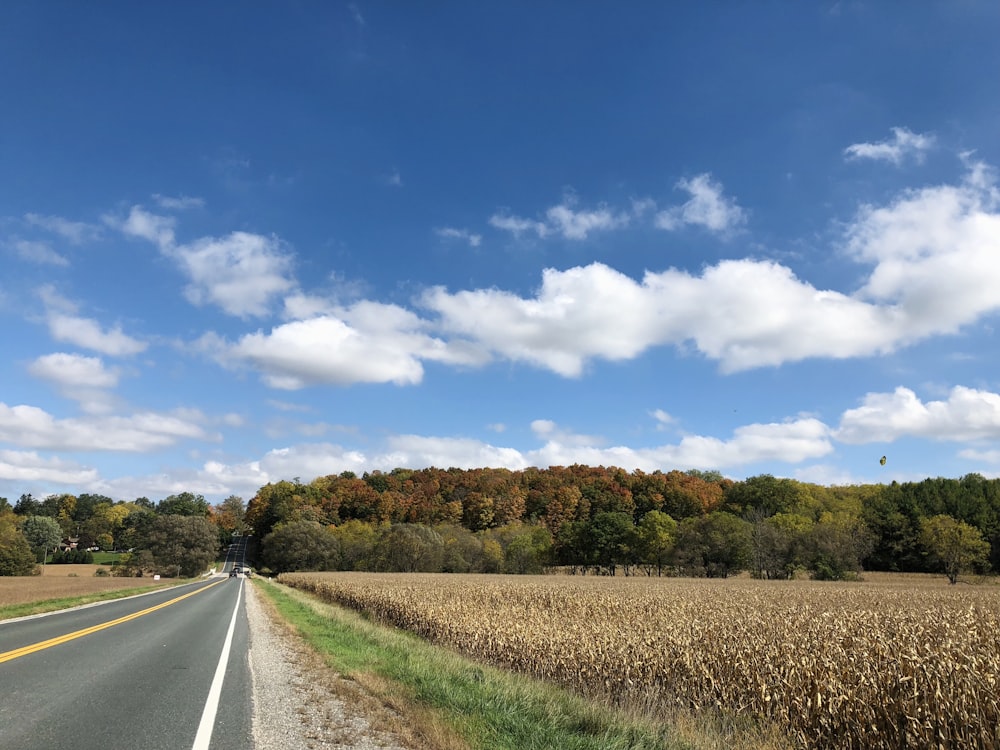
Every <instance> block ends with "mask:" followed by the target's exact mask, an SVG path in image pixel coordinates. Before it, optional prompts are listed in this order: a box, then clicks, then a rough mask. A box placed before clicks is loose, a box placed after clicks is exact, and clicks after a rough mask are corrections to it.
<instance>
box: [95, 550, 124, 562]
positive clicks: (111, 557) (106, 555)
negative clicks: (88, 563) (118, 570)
mask: <svg viewBox="0 0 1000 750" xmlns="http://www.w3.org/2000/svg"><path fill="white" fill-rule="evenodd" d="M91 554H92V555H93V556H94V565H110V564H111V563H113V562H114V561H115V560H117V559H118V558H119V557H121V553H120V552H92V553H91Z"/></svg>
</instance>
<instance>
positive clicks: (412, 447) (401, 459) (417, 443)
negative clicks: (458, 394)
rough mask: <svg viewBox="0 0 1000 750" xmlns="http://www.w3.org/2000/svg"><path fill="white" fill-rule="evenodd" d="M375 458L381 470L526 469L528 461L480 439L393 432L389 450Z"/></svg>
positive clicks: (512, 449) (518, 454) (510, 451)
mask: <svg viewBox="0 0 1000 750" xmlns="http://www.w3.org/2000/svg"><path fill="white" fill-rule="evenodd" d="M376 461H377V462H378V463H379V464H381V466H382V468H383V470H387V469H391V468H392V467H391V466H390V464H392V466H441V467H455V468H457V469H479V468H483V467H485V466H491V467H492V466H502V467H505V468H508V469H525V468H527V467H528V466H529V465H530V464H528V463H527V461H526V460H525V458H524V456H522V455H521V453H520V452H518V451H517V450H515V449H514V448H501V447H497V446H494V445H490V444H488V443H483V442H481V441H479V440H473V439H469V438H455V437H426V436H423V435H396V436H393V437H392V438H390V439H389V441H388V452H387V453H385V454H384V455H381V456H379V457H378V458H377V459H376Z"/></svg>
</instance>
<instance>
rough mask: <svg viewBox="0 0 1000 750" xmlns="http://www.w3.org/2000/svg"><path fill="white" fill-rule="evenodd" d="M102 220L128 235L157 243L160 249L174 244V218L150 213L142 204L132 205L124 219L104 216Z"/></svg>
mask: <svg viewBox="0 0 1000 750" xmlns="http://www.w3.org/2000/svg"><path fill="white" fill-rule="evenodd" d="M104 221H105V222H106V223H107V224H108V225H110V226H112V227H115V228H116V229H118V230H120V231H121V232H123V233H124V234H126V235H128V236H130V237H138V238H139V239H143V240H148V241H149V242H152V243H154V244H156V245H158V246H159V247H160V249H161V250H162V249H166V248H169V247H171V246H173V244H174V226H175V225H176V224H177V222H176V220H175V219H174V218H173V217H171V216H160V215H158V214H154V213H151V212H149V211H147V210H146V209H144V208H143V207H142V206H132V209H131V210H130V211H129V214H128V217H126V218H125V219H124V220H122V219H117V218H115V217H113V216H106V217H104Z"/></svg>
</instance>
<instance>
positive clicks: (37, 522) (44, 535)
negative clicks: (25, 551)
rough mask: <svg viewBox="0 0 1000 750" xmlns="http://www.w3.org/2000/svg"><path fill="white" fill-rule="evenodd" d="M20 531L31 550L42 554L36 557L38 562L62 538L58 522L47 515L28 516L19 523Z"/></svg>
mask: <svg viewBox="0 0 1000 750" xmlns="http://www.w3.org/2000/svg"><path fill="white" fill-rule="evenodd" d="M21 533H22V534H23V535H24V538H25V539H26V540H27V541H28V545H29V546H30V547H31V550H32V552H34V553H35V554H36V555H37V554H40V555H42V557H40V558H38V562H42V561H43V560H44V556H45V555H47V554H48V551H49V550H51V549H52V548H53V547H56V546H57V545H58V544H59V542H61V541H62V538H63V532H62V527H61V526H60V525H59V522H58V521H56V520H55V519H54V518H49V517H48V516H28V517H27V518H25V519H24V523H23V524H21Z"/></svg>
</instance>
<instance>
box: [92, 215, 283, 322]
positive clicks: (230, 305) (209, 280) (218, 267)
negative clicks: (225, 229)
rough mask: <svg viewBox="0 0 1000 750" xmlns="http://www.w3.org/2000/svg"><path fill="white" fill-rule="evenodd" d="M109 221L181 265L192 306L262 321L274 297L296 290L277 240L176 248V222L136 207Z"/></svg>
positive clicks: (212, 240) (234, 237)
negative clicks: (256, 318)
mask: <svg viewBox="0 0 1000 750" xmlns="http://www.w3.org/2000/svg"><path fill="white" fill-rule="evenodd" d="M106 221H107V222H108V223H109V224H110V225H111V226H114V227H116V228H118V229H120V230H121V231H122V232H123V233H125V234H126V235H129V236H132V237H138V238H140V239H144V240H148V241H149V242H152V243H154V244H156V245H157V246H158V247H159V249H160V252H162V253H163V254H164V255H165V256H167V257H168V258H170V259H171V260H173V261H174V262H175V263H177V265H178V266H179V267H180V269H181V271H182V272H183V273H184V274H185V275H186V276H187V277H188V279H189V280H190V282H191V283H189V284H188V285H187V287H186V288H185V290H184V295H185V297H186V298H187V299H188V301H189V302H191V303H192V304H194V305H204V304H214V305H217V306H219V307H220V308H221V309H222V310H224V311H225V312H227V313H228V314H230V315H235V316H237V317H241V318H246V317H249V316H262V315H266V314H267V313H268V312H269V310H270V305H271V302H272V300H273V299H274V298H275V297H277V296H279V295H281V294H284V293H285V292H288V291H290V290H292V289H294V288H295V286H296V284H295V281H294V280H293V279H292V278H291V276H290V274H291V267H292V256H291V254H290V253H289V252H288V250H287V249H286V248H285V246H284V244H283V243H282V242H281V241H280V240H278V238H276V237H265V236H263V235H259V234H252V233H250V232H231V233H230V234H229V235H227V236H225V237H202V238H200V239H197V240H195V241H194V242H190V243H187V244H177V243H176V242H175V235H174V226H175V223H176V222H175V221H174V219H173V218H172V217H169V216H160V215H157V214H153V213H150V212H149V211H146V210H145V209H144V208H142V207H141V206H133V207H132V209H131V211H130V212H129V215H128V218H126V219H125V220H119V219H115V218H114V217H109V218H106Z"/></svg>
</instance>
